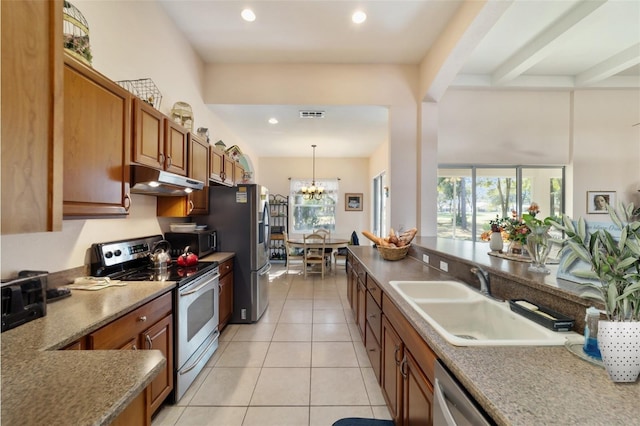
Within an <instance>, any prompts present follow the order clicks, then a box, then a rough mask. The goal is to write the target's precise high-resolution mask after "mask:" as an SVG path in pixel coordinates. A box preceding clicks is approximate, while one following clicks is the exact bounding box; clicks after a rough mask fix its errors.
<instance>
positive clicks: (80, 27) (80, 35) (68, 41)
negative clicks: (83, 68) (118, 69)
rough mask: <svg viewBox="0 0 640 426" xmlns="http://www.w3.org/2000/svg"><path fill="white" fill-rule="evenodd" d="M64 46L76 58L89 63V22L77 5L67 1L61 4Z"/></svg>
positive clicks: (90, 56)
mask: <svg viewBox="0 0 640 426" xmlns="http://www.w3.org/2000/svg"><path fill="white" fill-rule="evenodd" d="M62 16H63V26H62V29H63V33H64V48H65V50H66V51H67V52H68V53H69V54H70V55H71V56H73V57H75V58H76V59H78V60H80V61H82V62H84V63H85V64H87V65H91V59H92V58H93V56H92V55H91V44H90V42H89V24H88V23H87V20H86V19H85V18H84V15H82V12H80V11H79V10H78V8H77V7H75V6H74V5H72V4H71V3H70V2H68V1H66V0H65V1H64V2H63V5H62Z"/></svg>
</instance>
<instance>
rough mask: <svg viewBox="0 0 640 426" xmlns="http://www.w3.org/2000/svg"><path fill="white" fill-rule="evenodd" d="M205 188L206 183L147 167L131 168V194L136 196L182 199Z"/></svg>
mask: <svg viewBox="0 0 640 426" xmlns="http://www.w3.org/2000/svg"><path fill="white" fill-rule="evenodd" d="M202 188H204V182H200V181H199V180H195V179H191V178H188V177H185V176H180V175H177V174H175V173H169V172H165V171H162V170H156V169H152V168H151V167H147V166H140V165H132V166H131V192H132V193H134V194H145V195H162V196H172V197H182V196H184V195H187V194H188V193H190V192H192V191H196V190H199V189H202Z"/></svg>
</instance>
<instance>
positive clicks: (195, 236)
mask: <svg viewBox="0 0 640 426" xmlns="http://www.w3.org/2000/svg"><path fill="white" fill-rule="evenodd" d="M164 238H165V240H167V241H168V242H169V244H171V257H174V258H175V257H176V256H180V255H181V254H182V253H184V251H185V249H186V248H187V246H188V247H189V251H190V252H192V253H194V254H196V255H197V256H198V257H203V256H206V255H208V254H210V253H213V252H214V251H216V250H217V244H218V238H217V234H216V231H193V232H167V233H166V234H164Z"/></svg>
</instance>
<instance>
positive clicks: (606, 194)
mask: <svg viewBox="0 0 640 426" xmlns="http://www.w3.org/2000/svg"><path fill="white" fill-rule="evenodd" d="M607 205H611V206H615V205H616V192H615V191H587V213H589V214H606V213H608V211H607Z"/></svg>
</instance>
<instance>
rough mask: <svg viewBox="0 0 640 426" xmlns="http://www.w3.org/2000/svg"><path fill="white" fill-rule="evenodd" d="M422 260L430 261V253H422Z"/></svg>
mask: <svg viewBox="0 0 640 426" xmlns="http://www.w3.org/2000/svg"><path fill="white" fill-rule="evenodd" d="M422 261H423V262H424V263H429V255H428V254H423V255H422Z"/></svg>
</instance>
